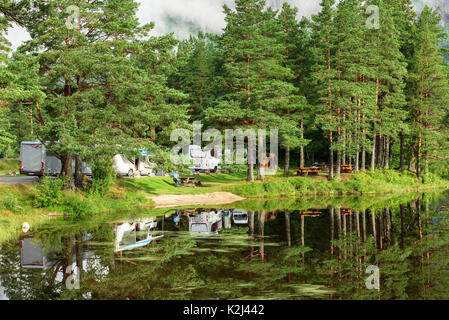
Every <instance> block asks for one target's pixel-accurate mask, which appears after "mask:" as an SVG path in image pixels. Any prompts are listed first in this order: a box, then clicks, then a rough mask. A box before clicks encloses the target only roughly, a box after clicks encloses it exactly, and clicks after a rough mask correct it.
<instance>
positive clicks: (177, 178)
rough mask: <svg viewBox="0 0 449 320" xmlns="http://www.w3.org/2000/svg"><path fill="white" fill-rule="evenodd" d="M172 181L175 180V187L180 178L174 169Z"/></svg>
mask: <svg viewBox="0 0 449 320" xmlns="http://www.w3.org/2000/svg"><path fill="white" fill-rule="evenodd" d="M173 181H174V182H175V184H176V187H178V186H179V184H180V183H181V179H180V178H179V173H178V171H175V173H173Z"/></svg>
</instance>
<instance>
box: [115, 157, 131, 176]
mask: <svg viewBox="0 0 449 320" xmlns="http://www.w3.org/2000/svg"><path fill="white" fill-rule="evenodd" d="M112 161H113V164H112V167H113V168H114V171H115V173H117V174H118V175H123V176H128V177H134V174H135V172H137V170H136V167H135V165H134V163H132V162H131V161H129V160H128V158H126V157H125V156H124V155H122V154H116V155H115V156H114V157H113V158H112Z"/></svg>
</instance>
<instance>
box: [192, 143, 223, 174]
mask: <svg viewBox="0 0 449 320" xmlns="http://www.w3.org/2000/svg"><path fill="white" fill-rule="evenodd" d="M211 152H212V150H211V151H209V152H203V151H202V149H201V147H200V146H197V145H191V146H189V160H191V161H192V162H193V166H192V167H190V168H189V169H190V170H192V171H211V172H216V171H217V170H218V169H220V163H221V155H220V154H219V153H218V152H217V154H216V155H215V156H212V154H211Z"/></svg>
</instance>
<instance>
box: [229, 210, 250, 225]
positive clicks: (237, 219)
mask: <svg viewBox="0 0 449 320" xmlns="http://www.w3.org/2000/svg"><path fill="white" fill-rule="evenodd" d="M232 220H234V224H248V212H247V211H245V210H238V209H236V210H234V211H233V213H232Z"/></svg>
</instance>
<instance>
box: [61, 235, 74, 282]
mask: <svg viewBox="0 0 449 320" xmlns="http://www.w3.org/2000/svg"><path fill="white" fill-rule="evenodd" d="M61 242H62V244H63V248H64V254H63V263H62V268H63V271H62V272H63V276H62V279H63V281H64V282H65V281H66V280H67V278H68V277H69V276H70V275H71V273H67V271H69V269H68V267H69V266H71V265H72V263H73V254H72V239H71V238H70V237H62V238H61ZM72 272H73V270H72Z"/></svg>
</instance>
